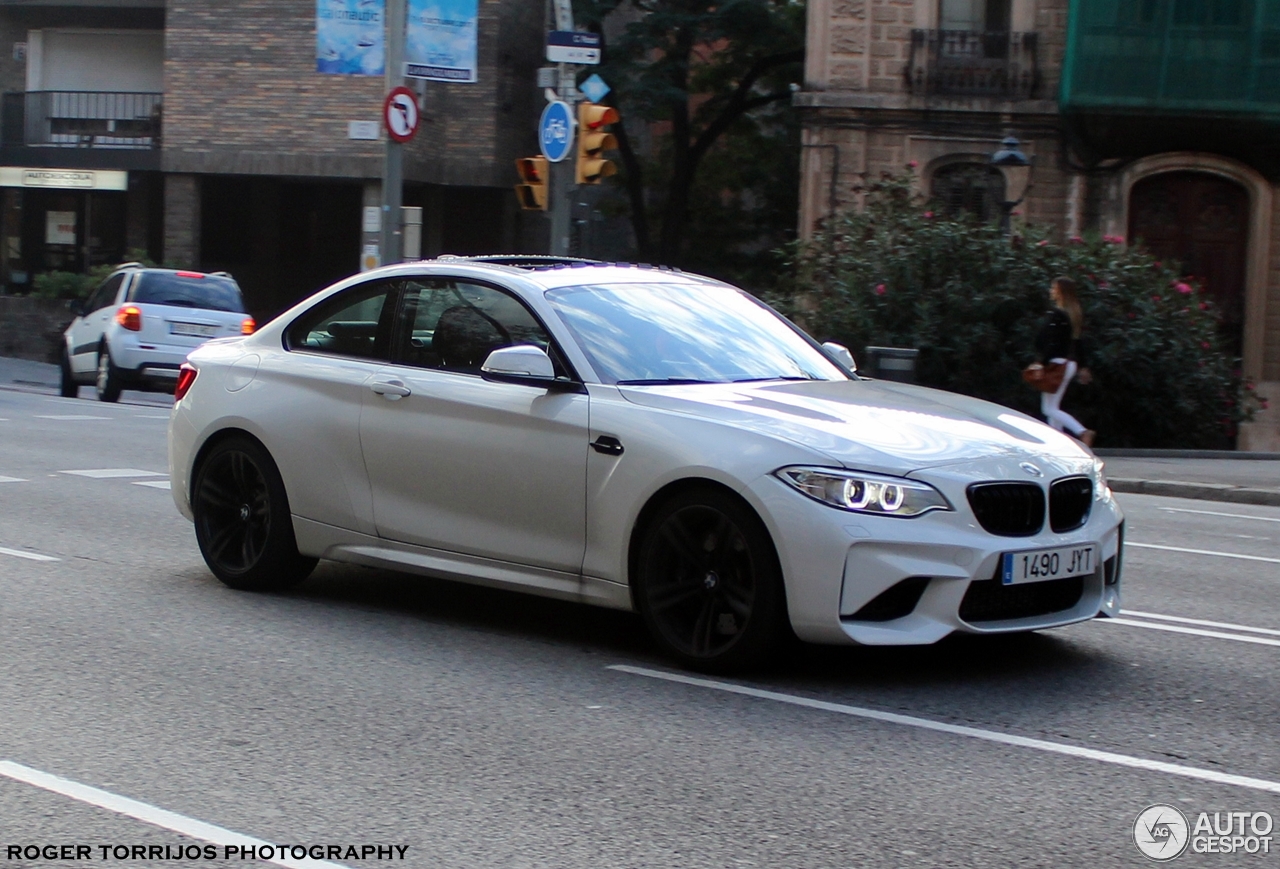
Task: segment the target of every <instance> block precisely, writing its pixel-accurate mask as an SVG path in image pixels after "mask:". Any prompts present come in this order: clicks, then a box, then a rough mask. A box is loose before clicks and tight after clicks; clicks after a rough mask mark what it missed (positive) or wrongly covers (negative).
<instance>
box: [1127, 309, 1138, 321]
mask: <svg viewBox="0 0 1280 869" xmlns="http://www.w3.org/2000/svg"><path fill="white" fill-rule="evenodd" d="M1137 318H1138V315H1137V314H1135V313H1134V312H1133V311H1130V312H1129V319H1130V320H1136V319H1137Z"/></svg>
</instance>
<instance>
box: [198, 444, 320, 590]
mask: <svg viewBox="0 0 1280 869" xmlns="http://www.w3.org/2000/svg"><path fill="white" fill-rule="evenodd" d="M191 510H192V512H193V514H194V516H195V526H196V541H197V542H198V543H199V544H200V553H201V554H202V555H203V556H204V560H205V563H206V564H208V565H209V569H210V570H211V571H213V574H214V576H216V577H218V579H220V580H222V581H223V582H224V583H225V584H227V585H229V586H231V587H232V588H235V589H240V590H242V591H279V590H282V589H286V588H289V587H290V586H292V585H295V584H297V583H299V582H301V581H302V580H304V579H306V578H307V576H308V575H310V573H311V571H312V570H313V569H315V566H316V559H314V558H307V557H305V556H303V555H300V554H299V553H298V544H297V541H296V540H295V539H294V536H293V520H292V518H291V517H290V515H289V500H288V496H287V495H286V494H285V489H284V481H283V480H281V479H280V472H279V471H278V470H276V465H275V462H274V461H272V459H271V456H270V455H269V454H268V453H267V451H266V449H264V448H263V447H262V446H261V445H260V444H259V443H258V442H257V441H254V440H252V439H250V438H248V437H231V438H228V439H227V440H224V441H222V442H221V443H218V444H217V445H215V446H214V447H213V449H211V450H210V451H209V454H208V456H206V457H205V459H204V461H202V462H201V464H200V467H199V469H198V470H197V471H196V474H195V485H193V486H192V488H191Z"/></svg>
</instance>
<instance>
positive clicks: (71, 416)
mask: <svg viewBox="0 0 1280 869" xmlns="http://www.w3.org/2000/svg"><path fill="white" fill-rule="evenodd" d="M114 418H115V417H111V416H85V415H84V414H81V413H55V414H49V413H37V414H36V419H114Z"/></svg>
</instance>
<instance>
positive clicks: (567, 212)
mask: <svg viewBox="0 0 1280 869" xmlns="http://www.w3.org/2000/svg"><path fill="white" fill-rule="evenodd" d="M557 67H558V68H559V70H560V87H559V92H560V99H562V100H564V101H565V102H566V103H568V104H569V105H570V106H571V107H572V106H573V105H574V101H573V91H576V90H577V85H576V83H575V82H574V78H575V76H574V73H573V65H572V64H568V63H561V64H557ZM579 132H581V131H575V136H576V134H577V133H579ZM575 140H576V139H575ZM574 162H575V156H574V152H573V151H572V149H571V151H570V153H569V154H567V155H565V158H564V159H563V160H561V161H560V162H559V163H552V164H551V179H550V180H551V189H550V190H549V191H548V193H547V195H548V196H549V197H550V203H549V207H550V211H551V251H550V253H551V255H552V256H568V255H569V246H570V245H569V235H570V232H571V218H572V209H573V198H574V193H575V191H576V190H577V185H576V184H575V183H574V180H573V177H574V175H573V164H574Z"/></svg>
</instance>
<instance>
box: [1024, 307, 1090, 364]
mask: <svg viewBox="0 0 1280 869" xmlns="http://www.w3.org/2000/svg"><path fill="white" fill-rule="evenodd" d="M1087 355H1088V354H1087V348H1086V347H1085V343H1084V337H1083V336H1081V337H1080V338H1072V337H1071V317H1070V316H1068V315H1067V312H1066V311H1064V310H1062V309H1061V308H1054V309H1053V310H1051V311H1050V312H1049V316H1048V317H1046V318H1045V321H1044V325H1043V326H1041V327H1040V332H1039V334H1037V335H1036V358H1037V359H1039V361H1041V362H1048V361H1049V360H1050V359H1074V360H1075V362H1076V364H1077V365H1079V366H1080V367H1081V368H1086V367H1088V364H1089V362H1088V358H1087Z"/></svg>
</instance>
